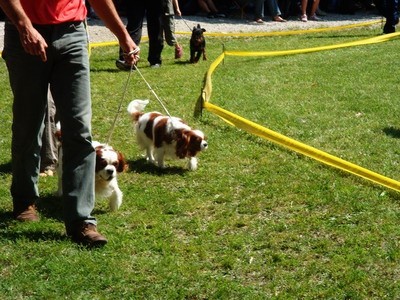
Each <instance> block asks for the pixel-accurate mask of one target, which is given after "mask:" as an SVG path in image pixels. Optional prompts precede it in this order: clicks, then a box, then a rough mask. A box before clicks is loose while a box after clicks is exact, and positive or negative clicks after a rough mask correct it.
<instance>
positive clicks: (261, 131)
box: [201, 32, 400, 191]
mask: <svg viewBox="0 0 400 300" xmlns="http://www.w3.org/2000/svg"><path fill="white" fill-rule="evenodd" d="M399 35H400V33H396V32H395V33H391V34H386V35H381V36H377V37H373V38H369V39H365V40H360V41H354V42H349V43H342V44H338V45H328V46H321V47H315V48H306V49H297V50H287V51H262V52H233V51H225V52H224V53H222V54H221V55H220V56H219V57H218V58H217V59H216V60H215V61H214V62H213V63H212V64H211V65H210V68H209V69H208V71H207V74H206V79H205V82H204V87H203V90H202V95H201V97H202V101H203V105H202V107H203V108H205V109H207V110H208V111H210V112H212V113H214V114H216V115H217V116H219V117H220V118H222V119H223V120H224V121H225V122H227V123H228V124H230V125H233V126H236V127H238V128H241V129H243V130H246V131H247V132H249V133H252V134H255V135H257V136H259V137H261V138H264V139H267V140H270V141H272V142H275V143H277V144H279V145H281V146H284V147H286V148H288V149H291V150H293V151H296V152H298V153H301V154H303V155H306V156H308V157H311V158H313V159H315V160H317V161H319V162H322V163H324V164H326V165H329V166H332V167H335V168H338V169H340V170H343V171H346V172H349V173H351V174H354V175H357V176H360V177H362V178H365V179H367V180H370V181H372V182H375V183H378V184H380V185H383V186H385V187H388V188H390V189H393V190H396V191H400V182H399V181H396V180H393V179H391V178H388V177H385V176H383V175H380V174H378V173H375V172H373V171H370V170H368V169H365V168H363V167H360V166H358V165H356V164H353V163H351V162H348V161H346V160H343V159H341V158H338V157H335V156H333V155H331V154H328V153H326V152H323V151H321V150H318V149H316V148H313V147H311V146H308V145H306V144H303V143H300V142H298V141H296V140H293V139H290V138H288V137H286V136H284V135H282V134H279V133H276V132H274V131H272V130H269V129H267V128H265V127H262V126H260V125H258V124H256V123H254V122H251V121H249V120H247V119H245V118H242V117H240V116H238V115H235V114H233V113H231V112H229V111H227V110H224V109H222V108H220V107H218V106H216V105H213V104H211V103H209V100H210V98H211V92H212V81H211V76H212V73H213V72H214V71H215V69H216V68H217V66H218V65H219V64H220V63H221V61H223V59H224V57H225V55H235V56H277V55H290V54H299V53H309V52H316V51H323V50H332V49H340V48H344V47H353V46H359V45H368V44H374V43H381V42H386V41H388V40H390V39H392V38H394V37H398V36H399Z"/></svg>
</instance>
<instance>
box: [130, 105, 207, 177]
mask: <svg viewBox="0 0 400 300" xmlns="http://www.w3.org/2000/svg"><path fill="white" fill-rule="evenodd" d="M148 103H149V101H148V100H133V101H132V102H130V103H129V105H128V108H127V110H128V113H129V114H130V116H131V117H132V120H133V123H134V127H135V132H136V140H137V142H138V145H139V147H140V148H141V149H143V150H146V159H147V160H148V161H150V162H152V163H154V164H155V165H157V166H158V167H160V168H165V158H166V157H172V158H178V159H187V160H188V168H189V170H196V169H197V158H196V155H197V154H198V152H200V151H203V150H205V149H207V147H208V143H207V141H206V138H205V136H204V133H203V132H202V131H200V130H194V129H192V128H190V126H188V125H187V124H186V123H185V122H184V121H183V120H182V119H180V118H177V117H170V116H165V115H162V114H161V113H159V112H148V113H144V112H143V111H144V109H145V107H146V105H147V104H148Z"/></svg>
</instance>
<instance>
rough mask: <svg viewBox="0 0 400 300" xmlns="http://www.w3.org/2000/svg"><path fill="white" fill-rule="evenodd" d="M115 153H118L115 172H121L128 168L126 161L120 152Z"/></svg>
mask: <svg viewBox="0 0 400 300" xmlns="http://www.w3.org/2000/svg"><path fill="white" fill-rule="evenodd" d="M117 155H118V166H117V172H118V173H122V172H124V171H126V170H128V164H127V163H126V160H125V157H124V155H123V154H122V153H121V152H119V151H117Z"/></svg>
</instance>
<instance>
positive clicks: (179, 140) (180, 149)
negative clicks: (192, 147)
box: [176, 130, 189, 158]
mask: <svg viewBox="0 0 400 300" xmlns="http://www.w3.org/2000/svg"><path fill="white" fill-rule="evenodd" d="M188 146H189V136H188V135H187V132H186V130H176V156H178V157H179V158H185V157H186V155H187V152H188Z"/></svg>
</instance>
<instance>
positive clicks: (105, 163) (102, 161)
mask: <svg viewBox="0 0 400 300" xmlns="http://www.w3.org/2000/svg"><path fill="white" fill-rule="evenodd" d="M99 163H100V166H101V167H103V168H104V167H105V166H107V162H106V161H105V160H104V159H102V160H100V162H99Z"/></svg>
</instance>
